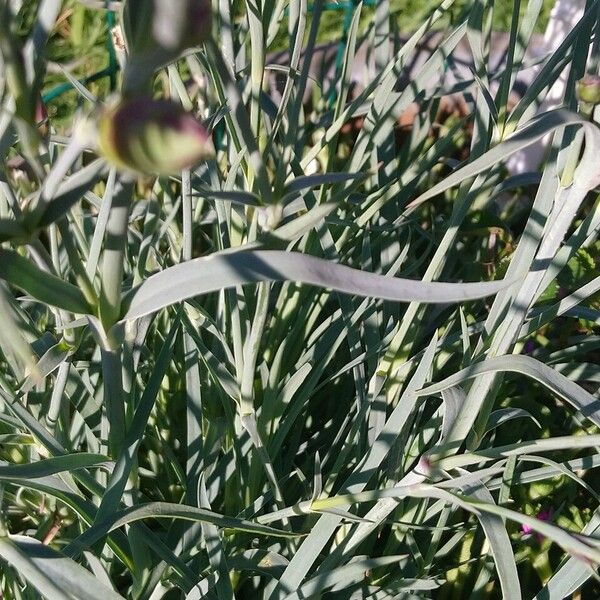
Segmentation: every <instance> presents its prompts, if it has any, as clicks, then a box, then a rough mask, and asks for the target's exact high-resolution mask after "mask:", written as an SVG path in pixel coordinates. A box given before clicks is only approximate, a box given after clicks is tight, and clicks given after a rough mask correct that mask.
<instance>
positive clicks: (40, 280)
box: [0, 248, 90, 314]
mask: <svg viewBox="0 0 600 600" xmlns="http://www.w3.org/2000/svg"><path fill="white" fill-rule="evenodd" d="M0 279H4V280H5V281H7V282H8V283H10V284H11V285H14V286H15V287H17V288H19V289H21V290H23V291H24V292H26V293H28V294H29V295H31V296H32V297H33V298H35V299H36V300H40V301H41V302H43V303H44V304H50V305H52V306H56V307H57V308H62V309H64V310H69V311H71V312H74V313H79V314H87V313H89V312H90V308H89V306H88V304H87V302H86V300H85V298H84V296H83V294H82V293H81V291H80V290H79V288H77V287H75V286H74V285H71V284H70V283H67V282H66V281H63V280H62V279H59V278H58V277H56V276H55V275H51V274H50V273H46V272H45V271H42V270H41V269H39V268H38V267H36V266H35V265H34V264H33V263H32V262H31V261H29V260H27V259H26V258H25V257H23V256H21V255H20V254H18V253H17V252H15V251H14V250H8V249H7V248H1V249H0Z"/></svg>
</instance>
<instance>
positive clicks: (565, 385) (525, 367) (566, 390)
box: [417, 354, 600, 427]
mask: <svg viewBox="0 0 600 600" xmlns="http://www.w3.org/2000/svg"><path fill="white" fill-rule="evenodd" d="M502 371H513V372H515V373H522V374H523V375H527V377H531V378H532V379H535V380H536V381H539V382H540V383H541V384H542V385H544V386H545V387H547V388H548V389H549V390H550V391H552V392H554V393H555V394H557V395H558V396H560V397H561V398H562V399H563V400H566V401H567V402H569V403H570V404H572V405H573V406H574V407H575V408H577V410H579V411H580V413H581V414H582V415H583V416H584V417H587V418H588V419H590V421H592V423H594V424H595V425H598V426H599V427H600V400H598V399H597V398H596V397H595V396H593V395H592V394H590V393H589V392H586V391H585V390H584V389H583V388H582V387H579V386H578V385H577V384H576V383H574V382H572V381H571V380H570V379H567V378H566V377H565V376H564V375H561V374H560V373H558V372H557V371H555V370H554V369H552V368H550V367H548V366H546V365H545V364H544V363H542V362H540V361H539V360H535V358H531V357H530V356H518V355H514V354H508V355H505V356H496V357H494V358H488V359H487V360H484V361H483V362H480V363H476V364H474V365H471V366H470V367H467V368H466V369H462V370H461V371H459V372H458V373H455V374H454V375H450V377H447V378H446V379H444V380H443V381H440V382H439V383H434V384H432V385H428V386H426V387H424V388H422V389H421V390H419V391H418V392H417V393H418V394H419V395H420V396H424V395H432V394H437V393H439V392H441V391H442V390H446V389H448V388H451V387H454V386H456V385H459V384H461V383H462V382H463V381H466V380H467V379H473V378H474V377H477V376H479V375H483V374H485V373H496V372H502Z"/></svg>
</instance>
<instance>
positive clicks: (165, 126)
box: [99, 96, 214, 175]
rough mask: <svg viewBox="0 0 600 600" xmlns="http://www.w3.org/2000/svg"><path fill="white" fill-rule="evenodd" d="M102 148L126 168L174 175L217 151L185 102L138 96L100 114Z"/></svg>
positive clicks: (122, 167) (108, 155)
mask: <svg viewBox="0 0 600 600" xmlns="http://www.w3.org/2000/svg"><path fill="white" fill-rule="evenodd" d="M99 145H100V150H101V151H102V153H103V154H104V156H105V157H106V159H107V160H109V161H110V162H112V163H113V164H115V165H116V166H117V167H120V168H121V169H123V170H127V171H134V172H137V173H145V174H155V175H172V174H176V173H179V172H180V171H181V170H182V169H185V168H187V167H190V166H192V165H193V164H194V163H196V162H198V161H199V160H201V159H202V158H207V157H209V156H212V155H213V154H214V147H213V144H212V140H211V138H210V135H209V134H208V132H207V131H206V129H205V128H204V127H203V126H202V125H201V124H200V123H199V122H198V121H197V120H196V119H195V118H194V116H193V115H192V114H191V113H188V112H186V111H185V110H184V109H183V108H182V107H181V106H179V105H178V104H175V103H173V102H170V101H168V100H153V99H152V98H150V97H147V96H138V97H135V98H132V99H130V100H125V101H122V102H120V103H119V104H117V105H116V106H115V107H113V108H112V109H109V110H107V111H106V112H105V113H104V114H102V115H101V117H100V123H99Z"/></svg>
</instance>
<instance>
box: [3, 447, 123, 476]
mask: <svg viewBox="0 0 600 600" xmlns="http://www.w3.org/2000/svg"><path fill="white" fill-rule="evenodd" d="M112 465H113V463H112V462H111V461H109V460H108V459H107V457H106V456H104V455H102V454H91V453H88V452H81V453H79V454H66V455H64V456H55V457H53V458H46V459H43V460H38V461H37V462H34V463H27V464H22V465H11V464H9V463H5V462H0V480H9V481H10V480H13V479H37V478H39V477H47V476H48V475H55V474H56V473H63V472H64V471H74V470H75V469H84V468H89V467H105V468H112Z"/></svg>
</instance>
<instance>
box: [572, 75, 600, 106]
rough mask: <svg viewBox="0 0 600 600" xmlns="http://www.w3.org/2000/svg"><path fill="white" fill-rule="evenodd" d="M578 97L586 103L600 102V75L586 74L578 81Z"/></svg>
mask: <svg viewBox="0 0 600 600" xmlns="http://www.w3.org/2000/svg"><path fill="white" fill-rule="evenodd" d="M577 99H578V100H579V101H580V102H585V103H586V104H593V105H596V104H600V77H599V76H598V75H586V76H585V77H584V78H583V79H580V80H579V81H578V82H577Z"/></svg>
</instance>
